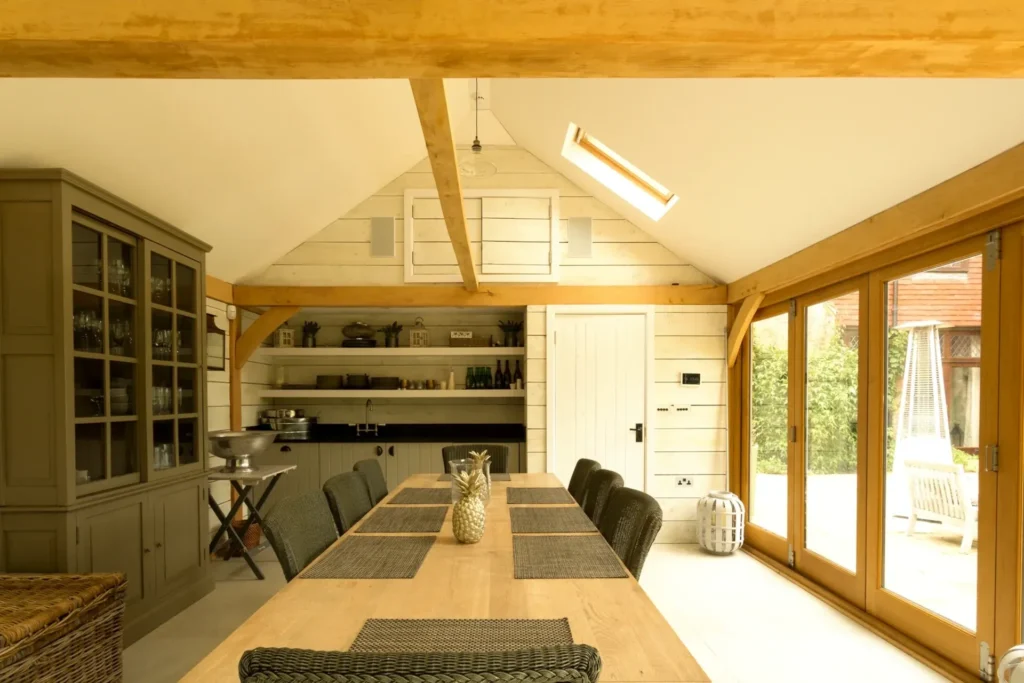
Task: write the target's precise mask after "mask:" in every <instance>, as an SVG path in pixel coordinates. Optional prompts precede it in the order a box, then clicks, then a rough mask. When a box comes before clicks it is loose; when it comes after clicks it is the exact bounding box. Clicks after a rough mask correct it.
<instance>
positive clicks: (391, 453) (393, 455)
mask: <svg viewBox="0 0 1024 683" xmlns="http://www.w3.org/2000/svg"><path fill="white" fill-rule="evenodd" d="M388 455H390V456H391V457H392V458H393V457H395V447H394V446H388Z"/></svg>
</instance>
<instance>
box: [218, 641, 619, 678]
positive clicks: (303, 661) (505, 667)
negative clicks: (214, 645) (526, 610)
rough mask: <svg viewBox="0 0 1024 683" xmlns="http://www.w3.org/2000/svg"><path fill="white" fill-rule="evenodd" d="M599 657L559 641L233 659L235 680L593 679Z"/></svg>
mask: <svg viewBox="0 0 1024 683" xmlns="http://www.w3.org/2000/svg"><path fill="white" fill-rule="evenodd" d="M600 675H601V656H600V655H599V654H598V652H597V650H595V649H594V648H593V647H591V646H589V645H559V646H554V647H545V648H534V649H529V650H510V651H507V652H465V653H452V652H441V653H428V654H422V653H395V654H375V653H364V652H324V651H316V650H299V649H292V648H276V647H258V648H256V649H254V650H248V651H247V652H245V653H244V654H243V655H242V659H241V661H239V663H238V677H239V679H240V681H241V683H271V681H273V682H274V683H288V682H290V681H296V682H297V681H304V682H308V681H319V682H320V683H327V682H331V683H363V682H365V681H368V680H372V681H374V683H422V682H423V681H441V680H443V681H447V682H449V683H479V682H480V681H490V682H491V683H520V682H521V681H524V680H525V681H558V682H564V683H597V681H598V679H599V678H600Z"/></svg>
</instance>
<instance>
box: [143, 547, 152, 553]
mask: <svg viewBox="0 0 1024 683" xmlns="http://www.w3.org/2000/svg"><path fill="white" fill-rule="evenodd" d="M149 551H150V550H149V548H143V549H142V552H144V553H148V552H149Z"/></svg>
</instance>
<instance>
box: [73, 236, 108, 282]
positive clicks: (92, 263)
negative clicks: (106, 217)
mask: <svg viewBox="0 0 1024 683" xmlns="http://www.w3.org/2000/svg"><path fill="white" fill-rule="evenodd" d="M102 258H103V237H102V236H101V235H100V233H98V232H96V231H95V230H90V229H89V228H87V227H85V226H83V225H79V224H78V223H73V224H72V225H71V281H72V282H74V283H75V284H76V285H84V286H86V287H92V288H93V289H101V287H100V282H101V278H102V277H103V260H102Z"/></svg>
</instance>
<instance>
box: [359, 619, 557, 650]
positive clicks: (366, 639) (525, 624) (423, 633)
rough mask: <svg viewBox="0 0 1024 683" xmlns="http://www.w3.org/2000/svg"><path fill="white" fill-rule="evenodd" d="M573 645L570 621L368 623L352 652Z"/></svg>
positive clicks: (435, 620) (415, 620) (514, 648)
mask: <svg viewBox="0 0 1024 683" xmlns="http://www.w3.org/2000/svg"><path fill="white" fill-rule="evenodd" d="M557 645H572V631H571V630H570V629H569V620H568V619H367V620H366V623H365V624H363V628H362V629H361V630H360V631H359V635H357V636H356V639H355V642H353V643H352V647H350V648H349V651H350V652H377V653H392V652H395V653H397V652H503V651H508V650H525V649H529V648H535V647H551V646H557Z"/></svg>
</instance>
